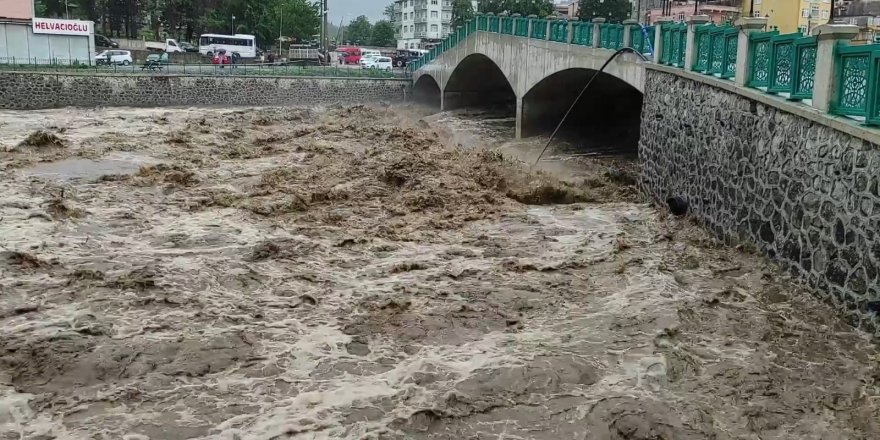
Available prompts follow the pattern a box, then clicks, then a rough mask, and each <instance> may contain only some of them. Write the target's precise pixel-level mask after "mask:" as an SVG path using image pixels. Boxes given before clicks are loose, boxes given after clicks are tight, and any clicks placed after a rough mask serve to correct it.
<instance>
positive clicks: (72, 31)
mask: <svg viewBox="0 0 880 440" xmlns="http://www.w3.org/2000/svg"><path fill="white" fill-rule="evenodd" d="M33 26H34V33H35V34H55V35H83V36H86V35H91V34H92V33H93V32H94V29H92V26H93V23H92V22H91V21H81V20H58V19H55V18H34V19H33Z"/></svg>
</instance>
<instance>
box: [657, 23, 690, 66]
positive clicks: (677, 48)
mask: <svg viewBox="0 0 880 440" xmlns="http://www.w3.org/2000/svg"><path fill="white" fill-rule="evenodd" d="M660 35H661V38H662V40H663V44H662V46H661V48H660V63H661V64H666V65H669V66H675V67H683V66H684V54H685V50H686V46H687V25H686V24H684V23H664V24H662V25H661V26H660Z"/></svg>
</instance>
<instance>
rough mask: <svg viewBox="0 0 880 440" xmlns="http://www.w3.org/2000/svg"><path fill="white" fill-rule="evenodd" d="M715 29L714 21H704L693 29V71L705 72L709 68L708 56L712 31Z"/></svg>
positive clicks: (710, 48)
mask: <svg viewBox="0 0 880 440" xmlns="http://www.w3.org/2000/svg"><path fill="white" fill-rule="evenodd" d="M713 30H715V23H706V24H703V25H700V26H697V27H696V28H695V29H694V47H695V49H696V53H695V54H694V65H693V66H691V70H693V71H695V72H706V71H708V70H709V58H710V56H711V52H712V31H713Z"/></svg>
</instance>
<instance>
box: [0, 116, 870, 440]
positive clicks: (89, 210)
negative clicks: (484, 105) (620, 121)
mask: <svg viewBox="0 0 880 440" xmlns="http://www.w3.org/2000/svg"><path fill="white" fill-rule="evenodd" d="M414 113H416V109H412V108H402V109H398V108H390V107H383V106H377V107H362V106H355V107H331V108H326V109H315V108H311V109H295V108H294V109H290V108H283V109H282V108H253V109H205V108H191V109H100V110H69V109H62V110H51V111H35V112H20V111H19V112H0V151H3V152H2V153H0V170H2V175H0V335H2V337H0V440H11V439H34V440H37V439H39V440H47V439H102V440H104V439H106V440H111V439H113V440H116V439H126V440H146V439H151V440H177V439H224V440H233V439H238V440H251V439H253V440H257V439H261V440H264V439H265V440H268V439H550V440H561V439H585V440H619V439H620V440H622V439H633V440H649V439H650V440H660V439H662V440H691V439H693V440H696V439H715V440H727V439H748V440H770V439H792V440H794V439H797V440H807V439H815V440H819V439H827V440H836V439H877V438H880V366H878V363H880V354H878V351H877V348H876V347H875V346H874V345H873V344H872V342H871V340H870V339H869V338H868V337H867V336H866V335H865V334H864V333H862V332H859V331H857V330H854V329H853V328H851V327H849V326H848V325H846V324H845V323H844V322H843V321H841V320H840V319H838V317H837V316H836V315H835V314H834V313H833V312H832V311H831V310H830V308H829V307H827V306H826V305H824V304H823V303H821V302H820V301H817V300H816V299H814V297H813V296H811V295H810V293H809V292H808V291H807V290H806V289H805V288H803V287H802V286H799V285H798V284H797V283H795V282H792V281H791V280H790V279H789V278H788V277H787V276H786V275H785V274H784V273H783V272H781V271H779V270H777V269H776V268H775V267H774V266H773V265H772V264H770V263H769V262H767V261H766V260H764V259H763V258H761V257H760V256H756V255H754V254H752V253H751V252H750V251H749V250H748V248H742V249H736V248H730V247H725V246H722V245H720V244H718V243H716V242H715V241H714V240H713V239H712V238H711V237H710V236H709V235H707V234H706V233H705V232H704V231H703V230H701V229H700V228H699V227H697V226H695V225H694V224H693V223H692V222H691V221H689V220H687V219H677V218H671V217H668V216H667V215H666V213H665V212H664V211H663V210H660V209H657V208H655V207H653V206H651V205H648V204H646V203H644V201H643V200H642V199H641V197H640V196H639V194H638V191H637V189H636V187H635V183H636V182H635V176H636V174H637V164H636V163H635V162H627V161H624V160H612V159H607V158H605V159H603V158H589V157H577V158H571V157H570V155H567V154H563V153H565V152H568V153H570V149H563V153H559V152H558V151H551V152H550V153H549V155H548V156H547V157H548V158H549V160H546V161H542V162H541V164H540V165H539V166H538V167H537V168H538V169H537V170H531V169H530V167H529V165H528V164H525V163H523V162H522V161H527V162H529V163H531V162H532V161H534V159H535V158H536V153H537V151H539V150H540V148H541V147H542V146H543V145H542V140H541V139H535V140H530V141H513V140H512V139H510V133H511V132H512V127H511V123H512V121H511V120H505V119H497V118H489V117H483V116H479V115H469V116H468V115H455V114H440V115H433V116H427V117H425V118H419V117H414V116H412V115H413V114H414ZM521 160H522V161H521Z"/></svg>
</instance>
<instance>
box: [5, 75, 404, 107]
mask: <svg viewBox="0 0 880 440" xmlns="http://www.w3.org/2000/svg"><path fill="white" fill-rule="evenodd" d="M409 89H410V82H409V81H408V80H400V79H372V78H356V79H355V78H314V77H246V76H236V77H231V76H230V77H218V76H174V75H153V76H132V75H128V76H121V75H64V74H41V73H17V72H10V73H0V108H2V109H20V110H25V109H44V108H56V107H68V106H74V107H96V106H103V107H120V106H131V107H163V106H192V105H291V104H318V103H324V104H331V103H368V102H378V101H402V100H405V99H406V98H407V96H408V95H409Z"/></svg>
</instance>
